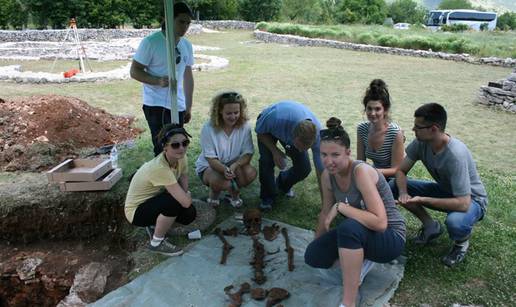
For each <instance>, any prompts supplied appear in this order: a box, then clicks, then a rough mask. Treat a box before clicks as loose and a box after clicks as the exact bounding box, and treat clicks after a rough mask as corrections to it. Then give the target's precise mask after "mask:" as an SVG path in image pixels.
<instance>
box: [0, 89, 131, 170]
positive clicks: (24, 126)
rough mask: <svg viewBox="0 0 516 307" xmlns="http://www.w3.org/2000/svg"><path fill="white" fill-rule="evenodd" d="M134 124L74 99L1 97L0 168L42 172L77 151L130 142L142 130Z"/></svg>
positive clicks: (50, 96)
mask: <svg viewBox="0 0 516 307" xmlns="http://www.w3.org/2000/svg"><path fill="white" fill-rule="evenodd" d="M133 120H134V119H133V118H132V117H123V116H115V115H111V114H109V113H107V112H106V111H104V110H102V109H99V108H94V107H92V106H90V105H88V104H87V103H86V102H84V101H82V100H80V99H77V98H73V97H65V96H57V95H47V96H32V97H23V98H17V99H14V100H4V99H1V98H0V170H4V171H16V170H23V171H41V170H43V169H47V168H48V167H50V166H52V165H55V164H57V163H59V162H61V161H62V160H63V159H65V158H69V157H70V158H71V157H77V155H78V152H79V151H80V150H81V149H84V148H92V147H99V146H102V145H106V144H112V143H119V142H121V141H125V140H128V139H132V138H134V137H135V136H136V135H138V133H140V132H141V131H140V130H139V129H136V128H132V127H131V124H132V122H133Z"/></svg>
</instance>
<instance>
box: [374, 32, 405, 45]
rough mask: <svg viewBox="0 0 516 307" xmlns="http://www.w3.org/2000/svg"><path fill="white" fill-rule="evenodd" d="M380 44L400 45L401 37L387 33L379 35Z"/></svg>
mask: <svg viewBox="0 0 516 307" xmlns="http://www.w3.org/2000/svg"><path fill="white" fill-rule="evenodd" d="M378 44H379V45H380V46H386V47H398V46H399V44H400V39H399V38H398V37H397V36H396V35H392V34H386V35H382V36H380V37H378Z"/></svg>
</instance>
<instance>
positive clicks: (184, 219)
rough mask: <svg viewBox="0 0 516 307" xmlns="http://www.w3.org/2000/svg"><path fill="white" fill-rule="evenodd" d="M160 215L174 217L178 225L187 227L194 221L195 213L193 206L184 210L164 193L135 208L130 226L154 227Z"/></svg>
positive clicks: (168, 194) (170, 196)
mask: <svg viewBox="0 0 516 307" xmlns="http://www.w3.org/2000/svg"><path fill="white" fill-rule="evenodd" d="M160 214H163V215H164V216H169V217H175V218H176V222H178V223H179V224H183V225H188V224H190V223H191V222H193V221H194V220H195V217H196V215H197V212H196V210H195V207H194V206H193V204H192V205H191V206H190V207H188V208H185V207H183V206H181V204H180V203H179V202H178V201H177V200H176V199H175V198H174V197H173V196H172V195H170V193H168V192H167V191H164V192H162V193H160V194H158V195H156V196H154V197H152V198H149V199H147V200H146V201H145V202H144V203H142V204H140V205H139V206H138V208H136V211H135V212H134V218H133V222H132V224H133V225H135V226H141V227H145V226H152V225H156V219H157V218H158V216H159V215H160Z"/></svg>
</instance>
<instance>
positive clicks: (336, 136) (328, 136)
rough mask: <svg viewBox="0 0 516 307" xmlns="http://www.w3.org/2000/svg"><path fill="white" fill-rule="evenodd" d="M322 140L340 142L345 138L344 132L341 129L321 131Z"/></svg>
mask: <svg viewBox="0 0 516 307" xmlns="http://www.w3.org/2000/svg"><path fill="white" fill-rule="evenodd" d="M319 135H320V136H321V140H340V139H342V138H344V136H345V135H344V131H343V130H340V129H322V130H321V131H319Z"/></svg>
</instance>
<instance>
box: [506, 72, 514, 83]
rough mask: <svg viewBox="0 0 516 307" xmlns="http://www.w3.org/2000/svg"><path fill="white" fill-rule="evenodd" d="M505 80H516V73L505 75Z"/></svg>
mask: <svg viewBox="0 0 516 307" xmlns="http://www.w3.org/2000/svg"><path fill="white" fill-rule="evenodd" d="M507 80H509V81H513V82H516V73H512V74H510V75H509V76H508V77H507Z"/></svg>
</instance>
